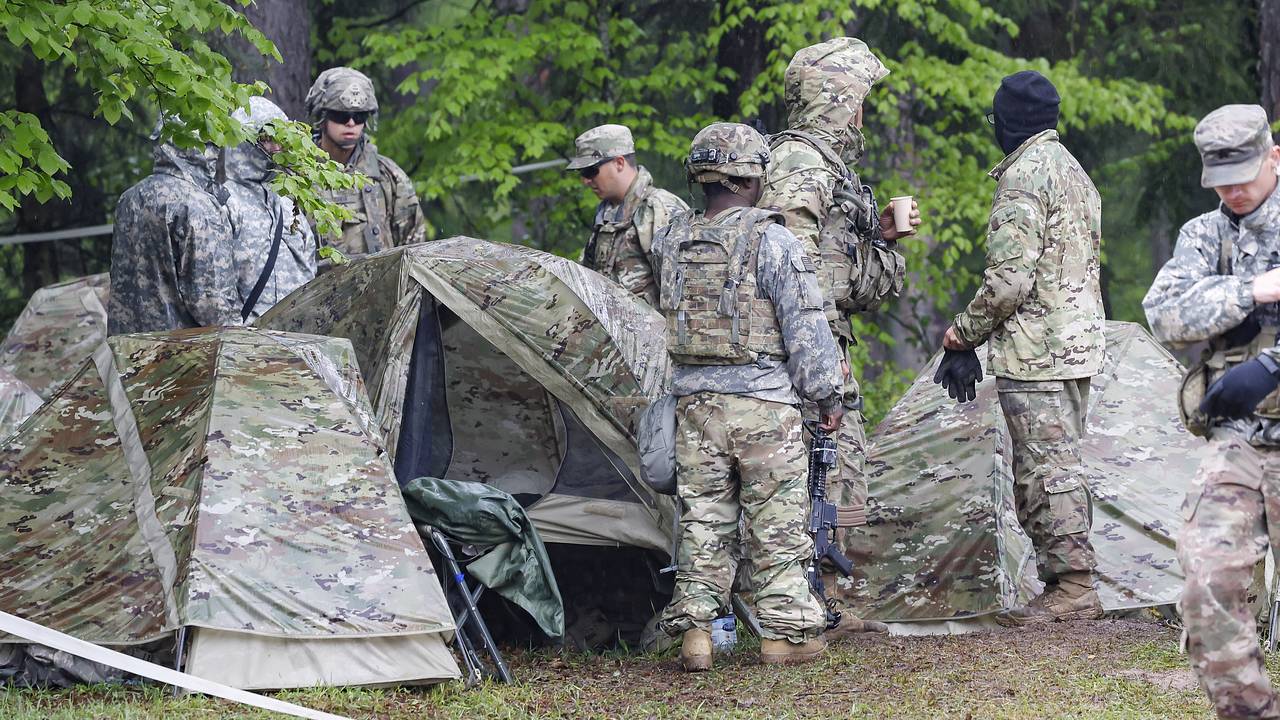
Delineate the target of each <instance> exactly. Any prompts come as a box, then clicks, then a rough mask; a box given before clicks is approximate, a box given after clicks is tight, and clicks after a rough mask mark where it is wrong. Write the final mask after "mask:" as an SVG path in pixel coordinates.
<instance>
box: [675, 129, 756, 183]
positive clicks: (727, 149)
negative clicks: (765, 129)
mask: <svg viewBox="0 0 1280 720" xmlns="http://www.w3.org/2000/svg"><path fill="white" fill-rule="evenodd" d="M768 164H769V144H768V143H767V142H765V139H764V136H763V135H761V134H760V133H759V132H757V131H756V129H755V128H753V127H751V126H750V125H743V124H741V123H726V122H719V123H712V124H711V125H708V126H706V127H705V128H703V129H702V130H700V131H699V132H698V134H697V135H695V136H694V137H693V144H692V145H691V146H690V148H689V158H688V159H687V160H686V161H685V163H684V167H685V172H686V173H687V175H688V178H689V182H696V183H712V182H718V183H720V184H721V185H724V186H725V187H727V188H729V189H730V190H731V191H733V192H735V193H736V192H738V191H739V190H740V189H741V188H739V187H738V186H737V185H736V184H734V183H733V181H731V180H730V178H735V177H739V178H751V177H760V178H762V177H764V172H765V166H766V165H768Z"/></svg>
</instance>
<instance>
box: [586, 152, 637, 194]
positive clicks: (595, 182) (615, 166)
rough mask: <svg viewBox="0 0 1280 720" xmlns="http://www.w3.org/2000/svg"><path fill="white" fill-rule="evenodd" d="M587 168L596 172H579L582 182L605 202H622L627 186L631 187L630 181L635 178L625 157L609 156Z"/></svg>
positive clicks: (633, 171)
mask: <svg viewBox="0 0 1280 720" xmlns="http://www.w3.org/2000/svg"><path fill="white" fill-rule="evenodd" d="M588 170H595V171H596V172H594V173H591V172H588V171H584V172H582V173H580V176H581V177H582V184H583V185H586V186H587V187H589V188H591V192H593V193H595V194H596V197H598V198H600V199H601V200H604V201H606V202H613V203H618V202H622V200H623V199H624V198H625V197H626V196H627V188H629V187H631V181H632V180H633V179H634V178H635V170H634V169H632V168H631V166H630V165H627V160H626V158H620V157H616V158H609V159H608V160H605V161H604V162H602V163H600V164H599V165H596V166H595V167H593V168H588ZM628 171H630V172H628Z"/></svg>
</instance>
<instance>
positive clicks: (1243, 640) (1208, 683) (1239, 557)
mask: <svg viewBox="0 0 1280 720" xmlns="http://www.w3.org/2000/svg"><path fill="white" fill-rule="evenodd" d="M1195 140H1196V145H1197V146H1198V147H1199V149H1200V152H1201V156H1202V158H1203V159H1204V160H1205V174H1204V176H1203V178H1202V182H1201V184H1202V185H1204V186H1205V187H1213V186H1216V185H1223V184H1236V183H1239V182H1247V181H1248V180H1247V179H1246V180H1241V179H1240V177H1229V176H1228V175H1229V174H1230V171H1232V170H1238V169H1239V166H1240V165H1244V166H1245V167H1244V168H1243V169H1244V176H1245V177H1246V178H1247V177H1254V176H1256V173H1257V172H1258V167H1259V165H1260V163H1261V157H1262V154H1265V153H1266V152H1270V148H1271V147H1272V140H1271V135H1270V131H1269V129H1268V128H1267V120H1266V112H1265V111H1264V110H1263V109H1262V108H1261V107H1258V106H1256V105H1255V106H1242V105H1228V106H1226V107H1224V108H1220V109H1218V110H1215V111H1214V112H1213V113H1210V114H1209V115H1208V116H1206V117H1205V118H1204V120H1202V121H1201V123H1200V125H1199V126H1197V128H1196V133H1195ZM1242 148H1243V151H1242V150H1241V149H1242ZM1222 150H1226V151H1227V152H1225V153H1222V154H1223V155H1224V156H1225V159H1229V160H1231V164H1230V165H1227V164H1225V163H1220V162H1219V163H1215V153H1218V152H1219V151H1222ZM1233 151H1234V153H1235V157H1231V155H1232V152H1233ZM1246 151H1247V152H1246ZM1242 157H1243V162H1240V158H1242ZM1224 165H1227V166H1226V167H1224ZM1231 165H1236V166H1237V167H1234V168H1233V167H1231ZM1278 237H1280V192H1272V193H1271V195H1270V196H1269V197H1268V198H1267V199H1266V200H1265V201H1263V203H1262V204H1261V205H1260V206H1259V207H1258V208H1257V209H1255V210H1254V211H1253V212H1252V213H1250V214H1248V215H1245V216H1243V217H1240V216H1237V215H1234V214H1233V213H1231V212H1230V211H1229V210H1228V209H1227V208H1226V206H1221V207H1219V208H1218V209H1216V210H1213V211H1211V212H1207V213H1205V214H1203V215H1201V216H1199V217H1197V218H1194V219H1192V220H1191V221H1189V222H1188V223H1186V224H1185V225H1183V226H1182V230H1181V231H1180V232H1179V234H1178V242H1177V246H1176V248H1175V249H1174V253H1173V257H1172V258H1171V259H1170V260H1169V262H1167V263H1165V265H1164V267H1162V268H1161V269H1160V272H1159V273H1158V274H1157V275H1156V279H1155V282H1154V283H1153V284H1152V286H1151V289H1150V290H1149V291H1148V292H1147V295H1146V297H1145V298H1143V301H1142V306H1143V309H1144V310H1145V311H1146V315H1147V322H1148V324H1150V326H1151V330H1152V333H1153V334H1154V335H1155V336H1156V338H1157V339H1158V340H1160V341H1161V342H1163V343H1165V344H1167V345H1171V346H1175V347H1177V346H1186V345H1190V344H1193V343H1197V342H1203V341H1206V340H1208V341H1210V342H1211V343H1217V342H1221V341H1222V336H1223V335H1224V334H1225V333H1227V332H1228V331H1230V330H1233V329H1235V328H1237V326H1240V325H1241V324H1242V323H1244V322H1245V321H1246V319H1248V318H1249V317H1250V314H1251V313H1254V316H1255V317H1256V316H1257V313H1258V311H1263V312H1264V313H1265V312H1267V311H1271V312H1274V309H1273V308H1272V307H1268V306H1258V305H1256V304H1255V302H1254V299H1253V292H1252V289H1253V281H1254V279H1255V278H1256V277H1257V276H1259V275H1261V274H1263V273H1264V272H1266V271H1267V270H1268V268H1269V267H1270V266H1272V265H1273V264H1274V259H1275V258H1276V257H1280V241H1278V240H1277V238H1278ZM1224 248H1226V249H1227V250H1228V253H1227V260H1226V262H1225V263H1222V264H1221V265H1220V260H1222V259H1223V258H1222V253H1223V250H1224ZM1223 270H1225V272H1223ZM1263 329H1264V331H1265V330H1266V328H1263ZM1270 330H1271V331H1272V332H1274V327H1271V328H1270ZM1271 337H1272V338H1274V335H1272V336H1271ZM1272 342H1274V340H1272ZM1248 347H1249V352H1250V354H1266V355H1270V356H1271V357H1272V358H1273V359H1276V360H1280V349H1277V348H1276V347H1274V346H1273V345H1272V344H1270V343H1268V344H1267V345H1266V346H1262V347H1259V346H1258V345H1257V344H1256V343H1251V344H1250V345H1249V346H1248ZM1278 407H1280V403H1278V402H1277V397H1276V394H1274V393H1273V394H1272V395H1271V396H1269V397H1268V398H1266V399H1265V400H1263V402H1262V404H1261V405H1260V406H1259V407H1258V409H1257V410H1256V411H1255V413H1254V414H1253V415H1251V416H1249V417H1246V418H1243V419H1238V420H1225V419H1219V420H1216V421H1214V422H1213V423H1212V424H1211V426H1210V429H1209V438H1210V442H1209V447H1208V454H1207V455H1206V456H1205V458H1204V460H1203V461H1202V462H1201V465H1200V469H1199V471H1198V472H1197V474H1196V479H1195V482H1194V484H1193V486H1192V487H1191V489H1190V490H1189V491H1188V493H1187V498H1186V501H1185V503H1184V504H1183V517H1184V519H1185V520H1186V521H1187V524H1186V525H1185V526H1184V528H1183V530H1182V534H1181V536H1180V537H1179V539H1178V556H1179V560H1180V561H1181V564H1182V569H1183V571H1184V572H1185V573H1186V578H1187V579H1186V588H1185V589H1184V591H1183V594H1182V600H1181V609H1182V617H1183V622H1184V623H1185V639H1186V646H1187V654H1188V655H1189V656H1190V658H1191V664H1192V667H1193V668H1194V669H1195V671H1196V674H1197V675H1198V676H1199V678H1200V685H1201V687H1203V688H1204V690H1205V692H1206V693H1207V694H1208V695H1209V699H1210V700H1211V701H1212V702H1213V704H1214V706H1215V708H1216V709H1217V711H1218V713H1219V714H1220V715H1221V716H1222V717H1240V718H1243V717H1250V718H1276V717H1280V702H1278V701H1277V698H1276V694H1275V691H1274V690H1273V689H1272V687H1271V682H1270V680H1269V679H1268V677H1267V672H1266V668H1265V667H1264V665H1263V657H1262V651H1261V649H1260V648H1259V646H1258V637H1257V634H1256V631H1255V623H1254V618H1253V614H1252V612H1251V611H1250V608H1249V604H1248V602H1247V600H1246V597H1247V594H1248V588H1249V585H1250V583H1251V581H1252V578H1253V573H1254V567H1255V565H1257V564H1258V563H1259V562H1261V561H1262V560H1263V558H1264V556H1265V555H1266V552H1267V546H1268V544H1270V546H1271V547H1272V548H1273V549H1274V548H1275V547H1277V542H1280V520H1278V519H1280V413H1277V412H1276V410H1277V408H1278Z"/></svg>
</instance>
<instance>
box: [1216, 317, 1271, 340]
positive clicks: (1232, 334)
mask: <svg viewBox="0 0 1280 720" xmlns="http://www.w3.org/2000/svg"><path fill="white" fill-rule="evenodd" d="M1261 331H1262V324H1261V323H1259V322H1258V318H1257V317H1256V315H1255V313H1252V312H1251V313H1249V314H1248V315H1247V316H1245V319H1244V321H1243V322H1241V323H1240V324H1239V325H1237V326H1235V327H1233V328H1231V329H1230V330H1228V331H1226V332H1225V333H1223V334H1222V339H1223V340H1226V341H1227V347H1241V346H1243V345H1248V344H1249V343H1250V341H1252V340H1253V339H1254V338H1255V337H1257V336H1258V333H1259V332H1261Z"/></svg>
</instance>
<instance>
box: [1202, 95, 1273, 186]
mask: <svg viewBox="0 0 1280 720" xmlns="http://www.w3.org/2000/svg"><path fill="white" fill-rule="evenodd" d="M1193 137H1194V139H1195V143H1196V150H1199V151H1200V162H1201V164H1202V166H1203V171H1202V172H1201V175H1200V184H1201V185H1202V186H1203V187H1207V188H1209V187H1217V186H1220V185H1241V184H1244V183H1247V182H1251V181H1252V180H1253V179H1254V178H1256V177H1257V176H1258V170H1259V169H1260V168H1261V167H1262V161H1263V159H1264V158H1265V157H1266V153H1267V151H1268V150H1270V149H1271V147H1272V146H1273V145H1274V144H1275V141H1274V140H1272V138H1271V126H1270V125H1269V124H1268V123H1267V111H1266V110H1264V109H1263V108H1262V106H1261V105H1223V106H1222V107H1220V108H1218V109H1217V110H1214V111H1213V112H1211V113H1209V114H1208V115H1205V116H1204V118H1203V119H1202V120H1200V122H1199V123H1196V130H1195V133H1194V135H1193Z"/></svg>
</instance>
